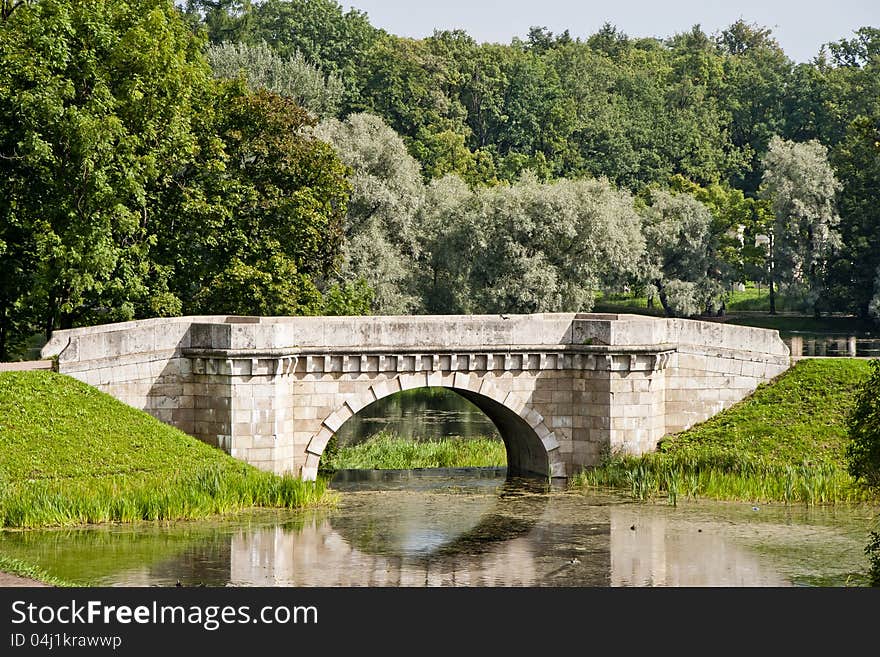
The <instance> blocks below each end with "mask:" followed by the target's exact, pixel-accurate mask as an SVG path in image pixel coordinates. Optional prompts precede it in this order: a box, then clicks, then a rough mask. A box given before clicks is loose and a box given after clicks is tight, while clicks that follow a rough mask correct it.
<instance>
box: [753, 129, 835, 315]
mask: <svg viewBox="0 0 880 657" xmlns="http://www.w3.org/2000/svg"><path fill="white" fill-rule="evenodd" d="M827 153H828V151H827V149H826V148H825V147H824V146H823V145H822V144H820V143H819V142H817V141H815V140H811V141H809V142H804V143H795V142H790V141H786V140H784V139H782V138H780V137H778V136H774V137H773V139H771V140H770V147H769V150H768V151H767V154H766V155H765V156H764V159H763V163H764V175H763V178H762V182H761V188H760V190H759V195H760V197H761V198H764V199H767V200H768V201H769V202H770V203H771V208H772V212H773V219H774V220H773V228H772V231H771V242H770V263H771V264H770V286H771V287H770V312H771V313H775V311H776V308H775V297H774V290H775V286H776V284H778V283H782V284H784V285H786V286H787V287H789V288H790V289H791V290H800V291H801V292H802V293H803V294H804V299H805V303H806V306H807V307H808V308H810V309H813V310H815V311H816V312H817V313H818V312H819V309H820V306H819V301H820V299H821V296H822V286H823V284H824V282H825V279H826V272H827V265H828V262H829V258H830V256H831V255H832V253H833V251H834V249H835V248H837V247H838V246H839V245H840V236H839V234H838V233H837V225H838V224H839V222H840V217H839V216H838V215H837V211H836V209H835V195H836V193H837V191H838V190H839V189H840V183H839V182H838V181H837V179H836V178H835V176H834V171H833V170H832V169H831V166H830V165H829V164H828V157H827Z"/></svg>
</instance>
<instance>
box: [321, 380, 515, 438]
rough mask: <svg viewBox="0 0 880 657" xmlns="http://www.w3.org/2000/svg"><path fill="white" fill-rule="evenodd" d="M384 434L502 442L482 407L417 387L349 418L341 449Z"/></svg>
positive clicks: (339, 434)
mask: <svg viewBox="0 0 880 657" xmlns="http://www.w3.org/2000/svg"><path fill="white" fill-rule="evenodd" d="M380 431H387V432H389V433H393V434H396V435H398V436H401V437H406V438H412V439H414V440H436V439H438V438H445V437H451V436H461V437H462V438H476V437H478V436H484V437H486V438H494V439H496V440H501V436H500V435H499V433H498V429H497V428H496V427H495V425H494V424H492V421H491V420H490V419H489V418H487V417H486V416H485V415H484V414H483V412H482V411H481V410H480V409H479V408H477V407H476V406H474V405H473V404H472V403H471V402H469V401H468V400H467V399H465V398H464V397H461V396H459V395H457V394H455V393H454V392H453V391H451V390H447V389H445V388H417V389H414V390H407V391H404V392H401V393H398V394H396V395H391V396H389V397H385V398H383V399H380V400H379V401H377V402H375V403H373V404H371V405H370V406H367V407H366V408H364V409H362V410H361V411H360V412H359V413H358V414H357V415H355V416H353V417H351V418H349V419H348V420H347V421H346V422H345V424H343V425H342V427H341V428H340V430H339V431H338V432H337V433H336V438H337V440H338V441H339V445H340V446H345V445H355V444H357V443H359V442H363V441H364V440H366V439H367V438H369V437H370V436H372V435H373V434H375V433H378V432H380Z"/></svg>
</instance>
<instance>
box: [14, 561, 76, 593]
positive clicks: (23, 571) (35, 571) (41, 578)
mask: <svg viewBox="0 0 880 657" xmlns="http://www.w3.org/2000/svg"><path fill="white" fill-rule="evenodd" d="M0 572H4V573H9V574H10V575H18V576H19V577H26V578H28V579H33V580H36V581H38V582H43V583H44V584H51V585H52V586H76V584H74V583H73V582H69V581H67V580H65V579H61V578H60V577H56V576H55V575H51V574H50V573H48V572H46V571H45V570H43V569H42V568H40V567H39V566H35V565H33V564H30V563H27V562H25V561H22V560H21V559H13V558H11V557H4V556H3V555H2V554H0Z"/></svg>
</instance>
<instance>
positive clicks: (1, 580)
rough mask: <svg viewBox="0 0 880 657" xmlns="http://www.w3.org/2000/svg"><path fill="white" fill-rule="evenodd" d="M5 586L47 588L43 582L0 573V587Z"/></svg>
mask: <svg viewBox="0 0 880 657" xmlns="http://www.w3.org/2000/svg"><path fill="white" fill-rule="evenodd" d="M7 586H49V585H48V584H44V583H43V582H38V581H37V580H35V579H28V578H27V577H19V576H18V575H10V574H9V573H0V587H7Z"/></svg>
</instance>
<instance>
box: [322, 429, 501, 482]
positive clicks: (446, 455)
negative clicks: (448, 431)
mask: <svg viewBox="0 0 880 657" xmlns="http://www.w3.org/2000/svg"><path fill="white" fill-rule="evenodd" d="M506 464H507V453H506V450H505V447H504V443H503V442H501V441H500V440H494V439H491V438H484V437H478V438H461V437H458V436H452V437H448V438H442V439H432V440H414V439H412V438H405V437H401V436H397V435H395V434H393V433H389V432H386V431H380V432H378V433H375V434H373V435H372V436H370V437H369V438H368V439H367V440H365V441H364V442H362V443H358V444H356V445H348V446H343V447H339V448H338V449H337V450H336V451H335V452H333V453H330V454H327V453H326V452H325V453H324V455H323V457H322V458H321V469H322V471H326V472H332V471H335V470H347V469H373V468H377V469H405V468H462V467H503V466H504V465H506Z"/></svg>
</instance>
